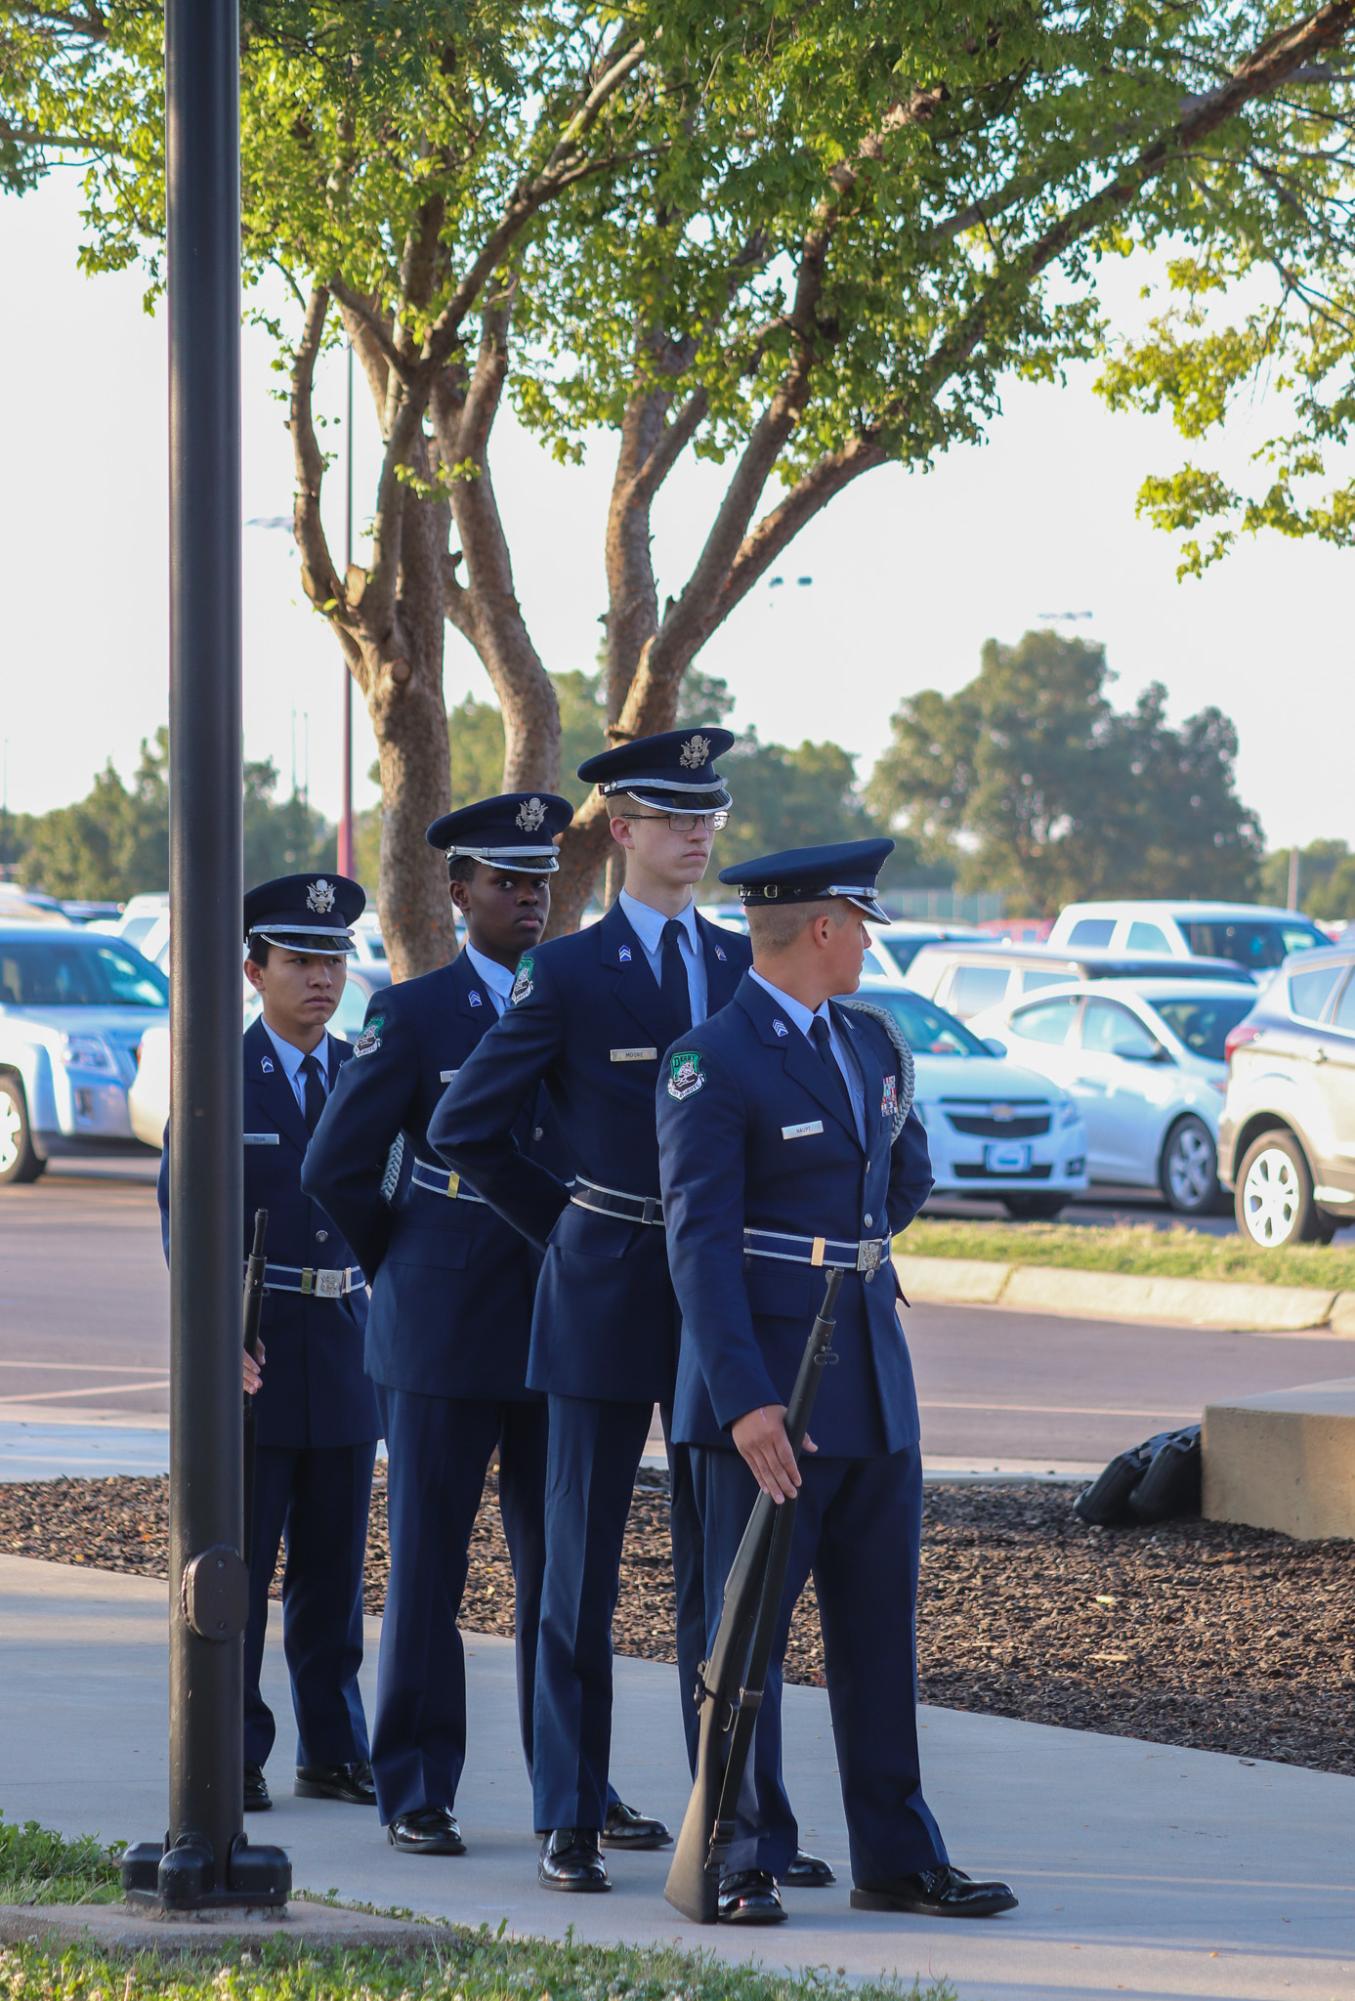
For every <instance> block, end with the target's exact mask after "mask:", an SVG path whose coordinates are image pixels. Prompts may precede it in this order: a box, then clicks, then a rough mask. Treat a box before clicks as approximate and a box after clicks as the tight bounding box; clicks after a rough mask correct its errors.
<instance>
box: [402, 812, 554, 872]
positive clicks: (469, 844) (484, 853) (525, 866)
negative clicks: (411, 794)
mask: <svg viewBox="0 0 1355 2001" xmlns="http://www.w3.org/2000/svg"><path fill="white" fill-rule="evenodd" d="M573 818H574V808H573V807H572V806H571V805H570V803H569V801H568V799H561V798H560V797H559V796H558V794H556V793H554V792H501V793H499V794H498V796H497V797H496V798H494V799H477V800H476V801H475V804H474V805H473V806H461V807H459V808H458V809H457V811H456V812H455V813H444V814H443V816H442V818H441V819H440V820H434V822H433V824H432V826H431V827H430V828H429V829H428V832H427V834H426V835H425V836H424V838H425V840H426V841H427V842H428V845H429V846H430V847H432V848H441V850H442V852H443V854H445V855H446V856H447V857H448V858H449V859H450V858H451V857H452V856H453V855H465V856H467V857H468V858H469V859H470V860H471V861H477V862H491V863H497V864H498V866H499V867H500V868H505V869H511V870H512V871H513V872H514V873H515V874H517V875H554V873H555V871H556V869H558V868H559V866H560V857H559V854H558V853H557V851H556V847H555V836H556V835H557V834H562V833H563V832H564V830H565V828H566V827H567V826H568V825H569V823H570V821H571V820H572V819H573Z"/></svg>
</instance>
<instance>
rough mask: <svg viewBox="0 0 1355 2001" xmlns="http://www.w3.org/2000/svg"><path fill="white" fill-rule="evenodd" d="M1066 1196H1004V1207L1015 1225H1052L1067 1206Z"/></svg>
mask: <svg viewBox="0 0 1355 2001" xmlns="http://www.w3.org/2000/svg"><path fill="white" fill-rule="evenodd" d="M1067 1202H1068V1197H1067V1196H1066V1195H1004V1196H1003V1198H1002V1206H1003V1208H1004V1209H1005V1210H1006V1212H1007V1214H1008V1215H1009V1216H1010V1217H1011V1219H1012V1221H1013V1222H1014V1223H1052V1222H1053V1220H1054V1218H1055V1217H1056V1216H1059V1215H1062V1213H1063V1210H1064V1209H1065V1207H1066V1206H1067Z"/></svg>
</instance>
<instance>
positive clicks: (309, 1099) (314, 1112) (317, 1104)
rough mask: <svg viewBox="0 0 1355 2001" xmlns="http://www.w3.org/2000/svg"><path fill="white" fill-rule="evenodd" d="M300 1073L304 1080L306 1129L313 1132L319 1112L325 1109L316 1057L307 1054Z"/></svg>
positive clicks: (323, 1081) (322, 1080) (322, 1079)
mask: <svg viewBox="0 0 1355 2001" xmlns="http://www.w3.org/2000/svg"><path fill="white" fill-rule="evenodd" d="M301 1074H302V1076H303V1077H304V1078H305V1080H306V1104H305V1119H306V1131H307V1132H308V1133H313V1132H314V1131H315V1128H316V1127H317V1126H318V1125H319V1123H320V1114H321V1112H322V1111H323V1110H324V1109H325V1079H324V1073H323V1072H322V1071H321V1069H320V1064H319V1061H318V1059H317V1058H316V1057H314V1056H307V1057H306V1058H304V1060H303V1062H302V1065H301Z"/></svg>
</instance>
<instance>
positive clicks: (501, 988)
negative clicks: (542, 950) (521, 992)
mask: <svg viewBox="0 0 1355 2001" xmlns="http://www.w3.org/2000/svg"><path fill="white" fill-rule="evenodd" d="M461 949H462V951H463V952H464V953H465V954H466V957H467V958H468V959H469V960H470V962H471V964H472V965H473V966H474V968H475V970H476V972H477V973H478V974H479V975H480V978H481V980H482V981H483V983H484V985H485V986H486V987H487V988H488V990H489V998H490V1001H491V1003H492V1004H493V1008H494V1012H495V1014H502V1013H503V1011H504V1009H505V1008H506V1007H507V1005H508V996H509V994H511V993H512V991H513V981H514V978H515V977H516V975H515V974H514V973H513V972H512V971H511V969H510V968H509V967H507V966H501V965H500V964H499V962H498V960H497V959H487V958H486V957H485V955H484V953H483V952H478V951H477V950H476V949H475V947H474V945H472V944H471V942H470V940H469V939H467V940H466V943H465V944H464V945H463V946H462V947H461Z"/></svg>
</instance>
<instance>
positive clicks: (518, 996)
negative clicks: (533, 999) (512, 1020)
mask: <svg viewBox="0 0 1355 2001" xmlns="http://www.w3.org/2000/svg"><path fill="white" fill-rule="evenodd" d="M535 975H536V961H535V959H534V958H533V957H532V955H531V953H530V952H529V953H528V954H527V956H526V958H525V959H519V960H518V970H517V975H516V977H515V979H514V981H513V990H512V992H511V993H510V994H509V996H508V999H509V1003H510V1005H511V1006H513V1007H516V1006H517V1005H518V1003H519V1002H520V1001H525V1000H526V999H527V998H528V996H529V995H530V994H531V992H532V989H533V988H534V987H535V985H536V977H535Z"/></svg>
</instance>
